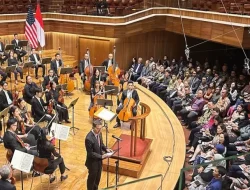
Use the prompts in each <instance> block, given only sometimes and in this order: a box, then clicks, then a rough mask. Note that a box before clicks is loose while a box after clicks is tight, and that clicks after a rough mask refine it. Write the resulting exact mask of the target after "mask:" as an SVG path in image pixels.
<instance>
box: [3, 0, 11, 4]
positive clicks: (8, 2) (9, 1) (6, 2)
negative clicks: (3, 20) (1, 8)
mask: <svg viewBox="0 0 250 190" xmlns="http://www.w3.org/2000/svg"><path fill="white" fill-rule="evenodd" d="M11 4H12V1H11V0H4V5H11Z"/></svg>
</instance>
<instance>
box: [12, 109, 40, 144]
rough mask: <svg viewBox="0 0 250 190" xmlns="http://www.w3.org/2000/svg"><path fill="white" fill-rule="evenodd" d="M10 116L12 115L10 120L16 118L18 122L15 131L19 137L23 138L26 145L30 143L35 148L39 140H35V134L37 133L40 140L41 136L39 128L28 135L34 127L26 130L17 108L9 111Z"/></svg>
mask: <svg viewBox="0 0 250 190" xmlns="http://www.w3.org/2000/svg"><path fill="white" fill-rule="evenodd" d="M9 114H10V116H9V119H10V118H15V119H16V120H17V128H16V131H15V133H16V134H17V136H18V137H19V138H21V139H22V140H23V142H24V143H28V144H29V145H31V146H35V145H36V140H37V139H36V138H35V135H34V134H33V133H35V134H36V136H37V138H38V136H39V134H40V129H39V127H38V128H36V129H33V130H32V131H31V132H30V133H28V132H29V131H30V130H31V129H32V127H30V128H26V126H25V124H26V123H25V122H24V119H23V118H22V117H21V116H20V112H19V109H18V107H17V106H12V107H11V108H10V110H9Z"/></svg>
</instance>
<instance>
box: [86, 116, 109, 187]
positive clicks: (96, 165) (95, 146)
mask: <svg viewBox="0 0 250 190" xmlns="http://www.w3.org/2000/svg"><path fill="white" fill-rule="evenodd" d="M101 131H102V122H101V121H100V120H95V121H94V122H93V128H92V130H91V131H90V132H89V133H88V134H87V136H86V138H85V147H86V151H87V159H86V162H85V166H86V167H87V168H88V170H89V175H88V180H87V189H88V190H98V185H99V182H100V179H101V172H102V160H103V159H105V158H108V157H110V156H109V155H108V154H107V153H108V152H110V153H111V152H113V151H112V150H111V149H108V148H107V147H106V146H105V145H104V144H103V140H102V133H101ZM103 151H104V152H105V154H103V153H102V152H103Z"/></svg>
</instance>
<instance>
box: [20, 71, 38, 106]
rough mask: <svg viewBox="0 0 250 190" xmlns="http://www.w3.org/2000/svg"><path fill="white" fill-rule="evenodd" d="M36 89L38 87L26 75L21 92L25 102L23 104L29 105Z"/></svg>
mask: <svg viewBox="0 0 250 190" xmlns="http://www.w3.org/2000/svg"><path fill="white" fill-rule="evenodd" d="M37 88H38V86H37V85H36V83H34V82H32V78H31V76H29V75H27V76H26V84H25V86H24V91H23V99H24V100H25V102H27V103H28V104H31V101H32V98H33V97H34V96H35V89H37Z"/></svg>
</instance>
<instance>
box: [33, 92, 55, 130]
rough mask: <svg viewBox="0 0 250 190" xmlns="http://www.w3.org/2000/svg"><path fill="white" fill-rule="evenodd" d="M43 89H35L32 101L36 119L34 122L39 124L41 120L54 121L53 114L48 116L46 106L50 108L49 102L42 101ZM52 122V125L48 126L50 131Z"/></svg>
mask: <svg viewBox="0 0 250 190" xmlns="http://www.w3.org/2000/svg"><path fill="white" fill-rule="evenodd" d="M42 95H43V94H42V89H40V88H36V89H35V96H34V98H33V99H32V101H31V113H32V116H33V117H34V121H35V122H37V121H39V120H40V119H42V118H43V119H42V120H41V122H42V121H47V122H50V121H51V120H52V119H53V116H54V115H53V114H48V113H47V112H46V109H45V106H48V104H49V102H47V103H45V102H44V101H43V99H42ZM51 125H52V122H50V125H49V126H48V129H49V131H50V128H51Z"/></svg>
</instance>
